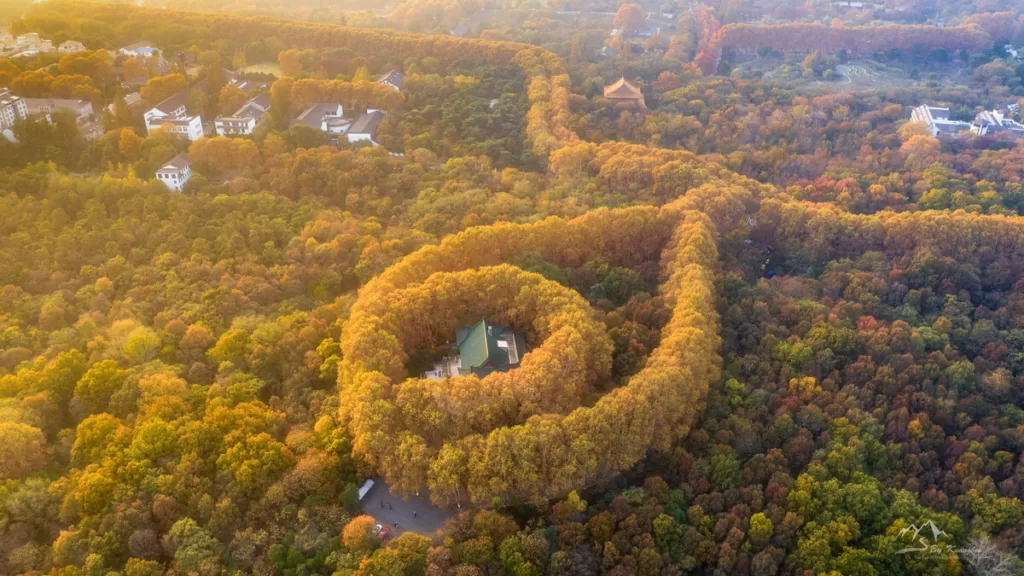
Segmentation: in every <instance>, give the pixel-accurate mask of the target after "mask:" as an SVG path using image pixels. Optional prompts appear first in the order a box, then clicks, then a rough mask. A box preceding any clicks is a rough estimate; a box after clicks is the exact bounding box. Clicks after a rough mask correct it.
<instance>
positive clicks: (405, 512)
mask: <svg viewBox="0 0 1024 576" xmlns="http://www.w3.org/2000/svg"><path fill="white" fill-rule="evenodd" d="M362 503H363V512H365V513H366V514H368V515H370V516H373V517H374V518H375V519H376V520H377V522H378V523H380V524H382V525H384V526H388V527H389V528H391V534H392V537H394V536H398V535H399V534H401V533H403V532H415V533H416V534H422V535H424V536H433V535H434V534H435V533H436V532H437V531H438V530H441V529H442V528H444V523H445V522H446V521H447V520H448V519H449V518H451V517H452V516H454V515H455V514H456V513H457V512H458V511H457V510H446V509H444V508H439V507H437V506H435V505H433V504H431V502H430V496H429V494H427V493H426V492H421V493H420V495H419V496H412V497H410V498H409V499H407V500H406V499H403V498H402V497H401V496H398V495H397V494H393V493H392V492H391V488H390V486H388V485H387V483H385V482H384V481H383V480H382V479H380V478H375V479H374V485H373V488H370V491H369V492H367V493H366V496H364V497H363V500H362ZM396 522H397V523H398V527H397V528H395V523H396Z"/></svg>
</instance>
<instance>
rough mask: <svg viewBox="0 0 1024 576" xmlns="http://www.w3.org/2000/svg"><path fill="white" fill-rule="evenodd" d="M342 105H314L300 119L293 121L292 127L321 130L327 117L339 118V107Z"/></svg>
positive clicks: (300, 115)
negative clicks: (307, 127)
mask: <svg viewBox="0 0 1024 576" xmlns="http://www.w3.org/2000/svg"><path fill="white" fill-rule="evenodd" d="M339 106H341V104H337V103H333V104H332V103H327V102H320V103H318V104H313V105H312V106H310V107H309V108H307V109H306V110H305V111H304V112H303V113H302V114H299V117H298V118H296V119H295V120H293V121H292V126H298V125H300V124H301V125H302V126H309V127H310V128H316V129H317V130H319V129H320V128H321V125H322V124H323V121H324V117H325V116H335V117H336V116H337V115H338V107H339Z"/></svg>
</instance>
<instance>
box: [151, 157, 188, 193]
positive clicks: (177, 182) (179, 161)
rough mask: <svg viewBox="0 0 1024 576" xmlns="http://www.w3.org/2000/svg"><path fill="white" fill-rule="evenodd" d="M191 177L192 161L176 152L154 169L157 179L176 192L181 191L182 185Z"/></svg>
mask: <svg viewBox="0 0 1024 576" xmlns="http://www.w3.org/2000/svg"><path fill="white" fill-rule="evenodd" d="M191 177H192V161H191V160H189V158H188V156H187V155H185V154H178V155H177V156H175V157H174V158H173V159H172V160H171V161H170V162H168V163H166V164H164V165H163V166H162V167H161V168H160V169H159V170H157V171H156V178H157V180H159V181H161V182H163V183H164V185H165V186H167V187H168V188H170V189H171V190H174V191H176V192H181V189H182V187H183V186H185V183H186V182H188V179H189V178H191Z"/></svg>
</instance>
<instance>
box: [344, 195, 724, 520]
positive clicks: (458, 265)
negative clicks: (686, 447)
mask: <svg viewBox="0 0 1024 576" xmlns="http://www.w3.org/2000/svg"><path fill="white" fill-rule="evenodd" d="M715 235H716V231H715V227H714V225H713V224H712V223H711V221H710V220H709V219H708V218H707V217H706V216H704V215H703V214H700V213H698V212H694V211H679V210H672V209H666V208H663V209H661V210H659V209H657V208H651V207H638V208H628V209H622V210H599V211H595V212H593V213H590V214H587V215H585V216H583V217H580V218H577V219H575V220H570V221H565V220H561V219H557V218H552V219H549V220H545V221H542V222H539V223H536V224H532V225H497V226H490V227H482V228H476V229H471V230H469V231H467V232H464V233H462V234H459V235H457V236H455V237H452V238H449V239H447V240H446V241H445V242H443V243H442V244H441V245H440V246H434V247H428V248H424V249H423V250H421V251H419V252H417V253H414V254H412V255H410V256H409V257H407V258H406V259H405V260H404V261H403V262H400V263H399V264H397V265H396V266H394V267H393V268H392V269H389V270H388V271H386V272H385V273H384V274H382V275H381V276H380V277H378V278H377V279H375V280H373V281H371V282H369V283H368V284H367V285H366V286H365V287H364V288H363V290H362V291H361V292H360V297H359V300H358V301H357V302H356V304H355V305H354V306H353V308H352V312H351V315H350V318H349V320H348V322H347V323H346V325H345V329H344V331H343V337H342V343H341V345H342V350H343V355H344V360H343V362H342V365H341V367H340V368H339V388H340V403H341V406H340V417H341V421H342V422H343V423H345V424H347V426H348V427H349V430H350V432H351V433H352V435H353V447H354V452H355V454H356V455H358V456H359V457H360V458H361V459H363V460H364V461H365V462H366V463H367V464H368V465H370V466H372V467H373V468H374V469H376V470H377V471H378V472H380V473H381V474H383V475H384V476H385V477H386V478H387V479H388V481H389V482H391V483H392V484H393V486H394V487H395V488H397V489H398V490H400V491H406V492H411V491H413V490H418V489H422V488H423V487H429V488H430V490H431V498H432V499H433V500H434V501H435V502H438V503H440V504H449V505H450V504H454V503H455V502H458V501H461V500H464V499H466V498H467V497H468V498H469V499H471V500H473V501H475V502H480V503H489V502H491V501H492V498H493V497H495V496H497V497H500V498H502V499H503V500H504V501H506V502H522V501H531V500H538V499H545V498H552V497H557V496H560V495H563V494H565V493H566V492H568V491H570V490H572V489H574V488H578V487H581V486H584V485H587V484H588V483H591V482H594V481H597V480H600V479H602V478H607V477H609V476H611V475H614V474H617V473H619V472H621V471H623V470H625V469H627V468H629V467H630V466H632V465H633V464H635V463H636V462H637V461H639V460H640V459H641V458H642V457H643V455H644V454H645V453H646V452H647V451H648V450H649V449H658V450H665V449H668V448H669V447H670V445H671V443H672V442H673V441H674V440H677V439H679V438H681V437H683V436H685V434H686V433H687V432H688V431H689V427H690V425H691V424H692V422H693V420H694V418H695V417H696V415H697V414H698V413H699V409H700V407H701V406H702V401H703V398H704V396H705V394H706V392H707V388H708V385H709V383H710V382H711V381H712V380H714V379H716V378H718V375H719V366H720V358H719V357H718V354H717V350H718V347H719V343H720V340H719V336H718V318H717V314H716V312H715V292H714V286H713V269H714V268H715V266H716V264H717V260H718V252H717V245H716V241H715ZM523 246H526V247H529V248H530V250H531V251H537V252H539V253H540V254H541V255H542V256H544V257H545V258H548V259H550V260H551V261H552V262H553V263H555V264H560V265H567V264H573V263H583V262H586V261H587V260H589V259H592V258H594V257H597V256H604V257H607V258H609V259H611V260H615V261H618V262H623V263H630V262H640V261H643V260H644V259H648V260H649V259H653V258H658V257H660V260H661V263H662V271H663V278H664V283H663V284H662V286H661V293H662V295H663V296H664V297H665V299H666V301H667V303H668V304H669V305H670V306H671V307H672V310H673V314H672V317H671V320H670V321H669V323H668V325H667V326H666V327H665V328H664V329H663V330H662V339H661V344H660V347H659V348H657V349H656V350H655V351H654V352H653V353H652V354H651V355H650V357H649V358H648V360H647V363H646V365H645V367H644V368H643V369H642V370H641V371H640V372H639V373H638V374H636V375H634V376H633V377H632V378H631V379H630V381H629V382H628V384H627V385H625V386H623V387H621V388H618V389H615V390H612V391H611V392H609V393H607V394H605V395H604V396H602V397H601V398H600V399H599V400H597V401H596V402H595V403H593V405H592V406H584V405H583V401H584V399H585V398H586V397H587V396H588V395H589V394H590V393H591V392H593V391H595V384H597V383H600V382H602V381H603V380H604V379H606V378H607V376H608V374H609V372H610V360H611V343H610V341H609V338H608V336H607V335H606V334H605V333H604V328H603V325H602V324H601V323H600V322H598V321H597V320H596V319H595V318H594V315H593V313H592V311H591V310H590V307H589V305H588V304H587V302H586V301H585V300H584V299H583V298H582V297H581V296H580V295H579V294H577V293H575V292H574V291H572V290H570V289H568V288H565V287H563V286H561V285H559V284H557V283H555V282H552V281H549V280H546V279H544V278H543V277H542V276H540V275H538V274H534V273H530V272H525V271H523V270H521V269H519V268H517V267H515V266H512V265H510V264H507V262H508V261H511V260H514V259H515V258H516V257H517V256H520V255H522V253H523V252H525V249H523V248H517V247H523ZM481 314H486V315H488V316H489V317H490V318H492V319H493V320H495V321H499V322H501V323H507V324H509V325H511V326H513V327H515V328H516V329H519V330H523V331H525V332H526V334H527V338H528V340H530V341H532V342H542V343H541V344H540V345H539V346H538V347H536V348H535V349H534V350H532V351H530V352H529V353H527V354H526V356H525V357H524V358H523V360H522V364H521V366H520V367H519V368H517V369H516V370H513V371H511V372H506V373H494V374H491V375H489V376H487V377H485V378H482V379H481V378H477V377H475V376H459V377H453V378H449V379H445V380H442V381H440V382H437V381H432V380H423V379H420V378H406V375H407V368H406V362H407V359H408V358H409V355H410V353H413V352H414V351H416V350H420V349H424V348H430V347H432V346H436V345H437V344H439V343H441V342H443V341H444V340H445V339H446V338H448V337H450V334H451V333H452V332H454V330H455V329H456V328H458V327H460V326H461V325H463V324H464V323H465V321H466V320H472V319H474V318H479V316H480V315H481Z"/></svg>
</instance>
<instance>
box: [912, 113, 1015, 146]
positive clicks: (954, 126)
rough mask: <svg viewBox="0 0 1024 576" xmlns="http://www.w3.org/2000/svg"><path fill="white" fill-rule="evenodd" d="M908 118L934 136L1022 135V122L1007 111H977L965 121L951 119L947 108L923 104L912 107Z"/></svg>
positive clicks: (1011, 136)
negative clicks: (924, 127)
mask: <svg viewBox="0 0 1024 576" xmlns="http://www.w3.org/2000/svg"><path fill="white" fill-rule="evenodd" d="M910 119H911V121H914V122H921V123H923V124H924V125H925V126H927V127H928V131H929V133H930V134H931V135H932V136H934V137H936V138H937V137H939V136H943V135H944V136H952V137H956V136H959V135H960V134H961V133H963V132H970V133H971V134H974V135H976V136H989V135H996V134H1000V135H1005V136H1008V137H1010V138H1020V137H1022V136H1024V124H1021V123H1020V122H1017V121H1016V120H1013V119H1012V118H1010V117H1009V116H1008V113H1007V111H998V110H985V111H983V112H979V113H978V114H977V115H976V116H975V117H974V121H973V122H965V121H963V120H951V119H950V111H949V108H940V107H937V106H928V105H923V106H918V107H917V108H914V110H913V111H912V112H911V113H910Z"/></svg>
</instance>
